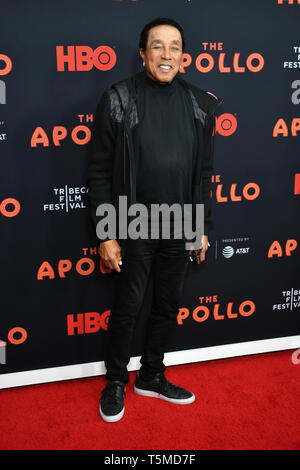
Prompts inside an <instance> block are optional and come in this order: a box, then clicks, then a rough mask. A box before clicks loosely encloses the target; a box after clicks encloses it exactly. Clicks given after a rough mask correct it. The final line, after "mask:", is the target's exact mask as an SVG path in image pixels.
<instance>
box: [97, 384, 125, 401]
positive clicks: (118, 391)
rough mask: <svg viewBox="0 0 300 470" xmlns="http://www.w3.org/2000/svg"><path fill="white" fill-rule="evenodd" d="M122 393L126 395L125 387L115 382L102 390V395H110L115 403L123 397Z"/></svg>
mask: <svg viewBox="0 0 300 470" xmlns="http://www.w3.org/2000/svg"><path fill="white" fill-rule="evenodd" d="M122 395H123V396H124V397H125V396H126V392H125V389H123V387H122V386H121V385H119V384H114V385H110V386H107V387H106V388H105V389H104V390H103V391H102V396H103V397H105V398H106V396H107V397H109V398H110V399H111V400H113V401H114V402H115V403H117V402H118V400H119V399H120V398H121V397H122Z"/></svg>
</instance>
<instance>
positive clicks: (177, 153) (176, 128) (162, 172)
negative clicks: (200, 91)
mask: <svg viewBox="0 0 300 470" xmlns="http://www.w3.org/2000/svg"><path fill="white" fill-rule="evenodd" d="M137 107H138V115H139V122H140V124H139V131H138V161H137V199H136V200H137V202H140V203H143V204H145V205H147V206H149V205H150V204H151V203H157V204H162V203H167V204H173V203H180V204H184V203H191V201H192V199H191V197H192V194H191V192H192V173H193V164H194V158H195V152H196V130H195V123H194V117H193V108H192V104H191V102H190V98H189V96H188V95H187V92H186V91H185V90H184V89H183V88H182V87H181V86H180V84H179V83H178V80H177V79H176V77H175V78H174V79H173V81H172V82H171V83H167V84H160V83H158V82H155V81H154V80H152V79H151V78H150V77H148V75H147V74H146V72H144V74H142V81H141V86H139V87H138V89H137Z"/></svg>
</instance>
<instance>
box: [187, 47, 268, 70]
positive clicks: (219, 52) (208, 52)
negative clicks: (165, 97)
mask: <svg viewBox="0 0 300 470" xmlns="http://www.w3.org/2000/svg"><path fill="white" fill-rule="evenodd" d="M202 47H203V51H204V52H201V53H200V54H198V55H197V57H196V59H195V67H196V69H197V70H198V71H199V72H201V73H208V72H211V71H212V70H213V69H215V68H216V67H217V68H218V70H219V72H220V73H232V72H234V73H245V72H248V71H249V72H253V73H256V72H260V71H261V70H262V69H263V67H264V63H265V61H264V58H263V56H262V54H260V53H259V52H252V53H251V54H249V55H248V56H247V57H243V58H241V57H240V56H241V54H240V52H234V53H233V54H230V53H228V52H223V42H202ZM212 54H214V55H212ZM192 62H193V58H192V56H191V55H190V54H188V53H184V54H183V60H182V67H181V69H180V73H186V69H187V68H188V67H190V65H191V64H192Z"/></svg>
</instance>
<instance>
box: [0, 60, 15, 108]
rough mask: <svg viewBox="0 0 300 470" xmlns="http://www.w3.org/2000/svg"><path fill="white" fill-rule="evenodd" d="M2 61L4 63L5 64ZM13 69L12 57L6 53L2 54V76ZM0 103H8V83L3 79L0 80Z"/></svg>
mask: <svg viewBox="0 0 300 470" xmlns="http://www.w3.org/2000/svg"><path fill="white" fill-rule="evenodd" d="M2 63H4V66H3V65H2ZM11 69H12V61H11V59H10V58H9V57H8V56H7V55H5V54H0V76H1V75H7V74H9V72H10V71H11ZM0 104H6V85H5V82H4V81H3V80H0Z"/></svg>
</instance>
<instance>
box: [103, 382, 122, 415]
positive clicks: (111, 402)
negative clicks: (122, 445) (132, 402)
mask: <svg viewBox="0 0 300 470" xmlns="http://www.w3.org/2000/svg"><path fill="white" fill-rule="evenodd" d="M124 396H125V384H124V383H123V382H119V381H118V380H113V381H108V382H107V385H106V387H105V388H104V389H103V390H102V396H101V399H100V406H99V410H100V415H101V416H102V418H103V419H104V421H106V422H108V423H114V422H115V421H119V419H121V418H122V417H123V415H124V411H125V406H124Z"/></svg>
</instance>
